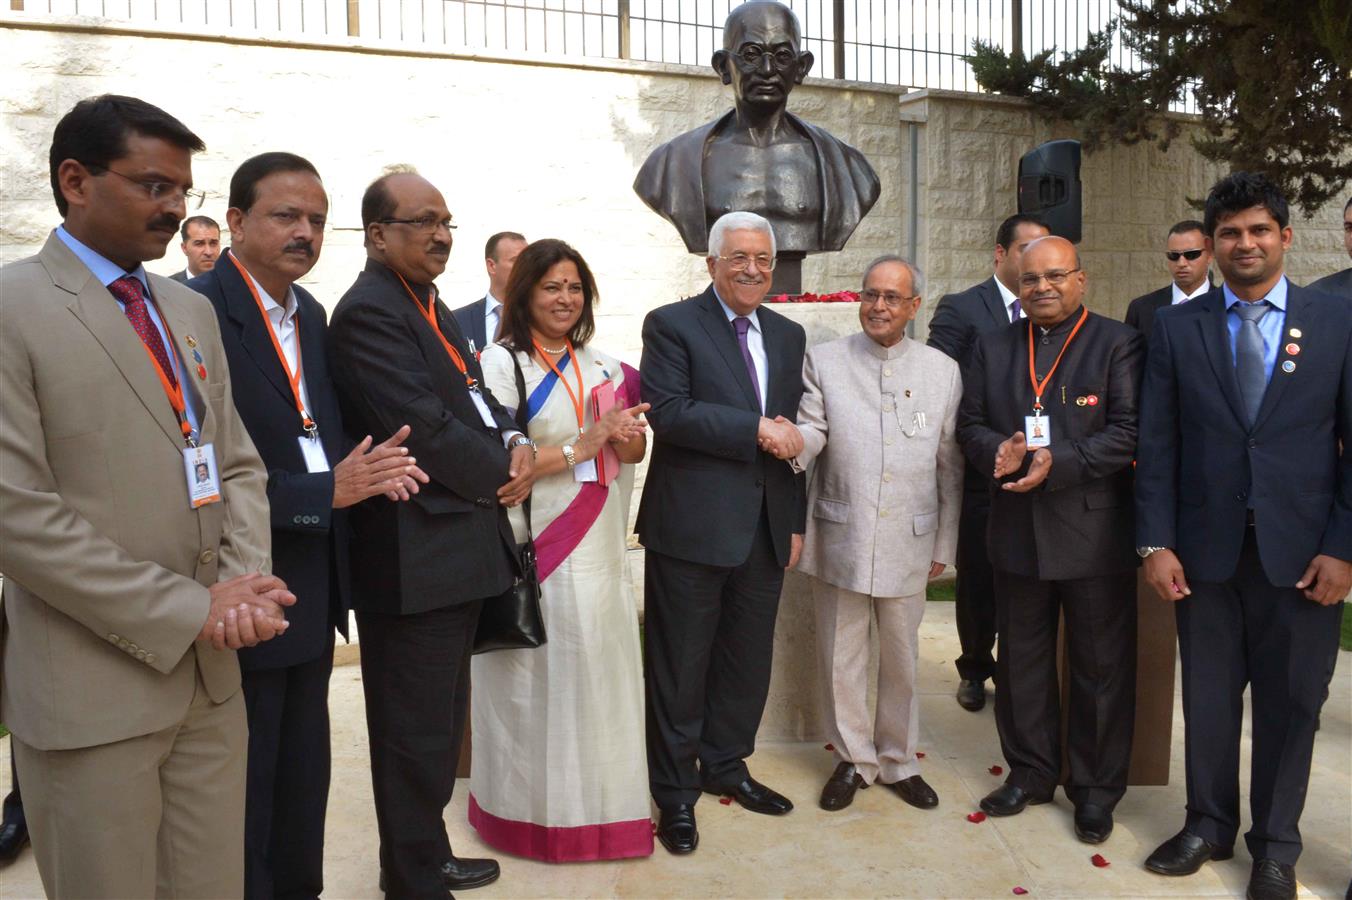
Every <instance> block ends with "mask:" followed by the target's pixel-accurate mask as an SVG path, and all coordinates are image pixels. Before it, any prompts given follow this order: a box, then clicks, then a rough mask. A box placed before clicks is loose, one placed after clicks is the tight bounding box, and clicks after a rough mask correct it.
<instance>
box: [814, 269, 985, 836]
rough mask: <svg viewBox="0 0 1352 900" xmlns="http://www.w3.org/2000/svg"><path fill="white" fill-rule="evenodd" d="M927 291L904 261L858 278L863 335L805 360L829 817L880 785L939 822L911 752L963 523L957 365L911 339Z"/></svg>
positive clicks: (829, 346)
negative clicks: (928, 611) (875, 661)
mask: <svg viewBox="0 0 1352 900" xmlns="http://www.w3.org/2000/svg"><path fill="white" fill-rule="evenodd" d="M923 291H924V281H923V277H922V276H921V274H920V272H919V271H918V270H917V269H916V268H915V267H914V266H912V265H911V264H910V263H909V262H907V261H906V260H904V259H902V258H901V257H899V256H883V257H880V258H878V259H877V260H874V262H873V263H871V264H870V265H869V267H868V270H867V271H866V272H865V273H864V290H863V293H862V299H861V301H860V305H859V323H860V326H861V328H862V331H861V332H859V333H856V334H852V335H850V336H849V337H844V338H840V339H839V340H835V341H831V342H830V343H826V344H819V345H818V346H816V347H813V348H812V349H811V350H809V351H808V353H807V361H806V364H805V366H804V369H803V399H802V401H801V402H800V403H799V406H798V428H799V430H800V431H801V432H802V434H803V451H802V452H801V453H799V454H798V458H797V460H798V462H799V464H801V465H806V464H807V463H809V462H811V461H815V463H816V465H815V467H814V469H813V473H812V480H811V486H810V487H809V490H808V508H809V510H810V511H811V516H810V517H809V518H808V520H807V534H806V536H805V537H804V540H803V555H802V559H801V560H800V561H799V564H798V569H799V571H801V572H803V573H805V574H807V575H809V576H811V577H812V596H813V599H814V600H815V607H816V610H817V649H818V659H819V666H820V673H821V679H822V687H823V691H822V695H823V704H824V709H825V711H826V722H827V728H828V733H829V734H830V737H831V743H832V744H833V745H834V746H835V752H836V756H837V757H838V758H839V763H838V764H837V765H836V770H835V773H834V774H832V775H831V777H830V779H829V780H828V781H827V782H826V786H825V787H824V788H822V794H821V806H822V808H823V809H827V810H838V809H844V808H845V807H847V806H849V805H850V803H851V801H852V800H853V799H854V794H855V791H856V790H857V789H858V788H860V787H863V786H864V785H868V784H872V783H874V782H875V781H881V782H882V783H883V784H886V785H887V786H888V787H889V788H891V789H892V790H894V791H895V792H896V793H897V794H898V796H900V797H901V799H902V800H905V801H906V802H907V803H909V804H911V805H912V806H916V807H919V808H921V809H932V808H934V807H935V806H937V805H938V804H939V797H938V795H936V794H935V792H934V790H933V789H932V788H931V787H930V786H929V785H928V784H926V783H925V780H924V779H923V778H921V777H920V771H919V769H918V768H917V766H916V759H915V744H916V739H917V737H918V736H919V719H920V702H919V697H918V696H917V695H916V692H915V676H916V660H917V658H918V652H917V651H918V641H917V637H918V632H919V630H920V619H921V617H922V616H923V615H924V612H925V584H926V582H927V581H928V580H929V579H931V578H935V577H937V576H938V575H939V574H940V573H942V572H943V570H944V569H945V567H947V566H949V565H951V564H952V563H953V557H954V554H955V552H956V549H957V543H958V518H959V515H960V513H961V510H962V477H963V462H962V454H961V452H960V451H959V450H958V445H957V440H956V438H955V434H954V432H955V429H956V422H957V415H958V405H959V403H960V401H961V399H962V378H961V376H960V375H959V374H958V364H957V363H955V362H953V360H951V359H949V358H948V357H947V356H945V355H944V354H943V353H940V352H939V351H938V350H935V349H933V348H931V347H926V346H923V345H921V344H919V343H917V342H916V341H914V340H911V339H910V338H907V337H906V325H907V323H908V322H910V321H911V319H912V318H914V317H915V313H916V310H917V309H919V307H920V295H921V293H922V292H923ZM874 616H876V617H877V621H878V644H879V665H878V714H877V722H876V723H875V724H871V723H870V721H869V719H870V717H869V710H868V663H869V625H870V622H871V620H872V619H873V617H874Z"/></svg>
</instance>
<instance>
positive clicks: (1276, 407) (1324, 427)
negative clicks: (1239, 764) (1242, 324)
mask: <svg viewBox="0 0 1352 900" xmlns="http://www.w3.org/2000/svg"><path fill="white" fill-rule="evenodd" d="M1226 315H1227V313H1226V310H1225V295H1224V292H1223V291H1222V289H1221V288H1219V287H1218V288H1215V289H1213V290H1212V291H1210V292H1209V293H1207V294H1204V295H1203V296H1201V297H1198V298H1196V299H1195V300H1192V301H1190V302H1188V303H1184V304H1181V305H1179V306H1175V307H1171V308H1169V309H1167V310H1163V311H1161V313H1160V314H1159V316H1158V317H1157V320H1156V326H1155V333H1154V342H1153V343H1152V345H1151V347H1150V360H1149V363H1148V365H1147V367H1146V377H1145V388H1144V393H1145V403H1144V404H1143V409H1142V413H1141V446H1140V452H1139V465H1138V467H1137V470H1136V516H1137V519H1136V543H1137V545H1139V546H1151V547H1172V548H1174V549H1175V551H1176V552H1177V554H1178V558H1179V560H1180V561H1181V562H1182V564H1183V570H1184V572H1186V573H1187V575H1188V578H1189V579H1192V580H1199V579H1200V580H1203V581H1217V582H1219V581H1225V580H1226V579H1228V578H1230V577H1231V575H1232V574H1233V573H1234V571H1235V566H1236V564H1237V563H1238V561H1239V556H1240V549H1241V545H1242V544H1243V541H1244V534H1245V529H1246V524H1245V521H1246V512H1245V510H1246V508H1248V507H1252V509H1253V513H1254V522H1255V526H1254V527H1255V531H1256V537H1257V540H1258V550H1259V556H1260V557H1261V559H1262V563H1263V570H1264V572H1265V573H1266V574H1267V577H1268V580H1269V581H1271V582H1272V583H1273V584H1275V585H1284V586H1290V585H1293V584H1295V583H1296V581H1298V580H1299V579H1300V577H1301V576H1302V575H1303V574H1304V571H1305V567H1306V566H1307V565H1309V562H1310V560H1311V559H1313V558H1314V556H1316V555H1317V554H1320V553H1326V554H1328V555H1330V556H1334V557H1337V558H1338V559H1343V560H1352V349H1350V348H1352V306H1349V305H1348V304H1346V303H1344V302H1341V301H1340V300H1338V299H1336V298H1333V297H1331V296H1329V295H1326V294H1320V293H1317V292H1315V291H1312V290H1310V289H1308V288H1301V287H1297V286H1296V285H1294V284H1289V283H1288V293H1287V308H1286V322H1285V325H1284V331H1283V341H1284V343H1283V345H1282V347H1281V348H1280V350H1279V352H1278V355H1277V362H1276V365H1275V366H1274V367H1273V370H1272V378H1271V380H1270V381H1269V382H1268V388H1267V391H1266V393H1265V394H1264V395H1263V402H1262V406H1261V407H1259V411H1258V418H1257V420H1256V422H1255V424H1254V426H1253V427H1252V428H1250V427H1248V425H1247V424H1246V421H1247V420H1246V419H1245V417H1244V412H1243V405H1242V403H1241V401H1240V395H1239V383H1238V381H1237V379H1236V377H1235V364H1234V358H1233V355H1232V353H1231V350H1230V336H1229V331H1228V330H1227V324H1226ZM1293 349H1294V350H1295V353H1292V352H1291V351H1292V350H1293ZM1288 364H1289V365H1288ZM1287 369H1290V371H1287ZM1340 447H1341V448H1342V449H1340Z"/></svg>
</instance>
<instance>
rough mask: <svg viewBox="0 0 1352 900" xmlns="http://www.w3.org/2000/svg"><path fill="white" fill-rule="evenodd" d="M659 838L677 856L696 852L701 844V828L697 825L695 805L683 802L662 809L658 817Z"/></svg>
mask: <svg viewBox="0 0 1352 900" xmlns="http://www.w3.org/2000/svg"><path fill="white" fill-rule="evenodd" d="M657 839H658V840H659V841H661V842H662V846H663V847H666V848H667V849H668V850H670V851H671V852H672V853H675V854H676V855H677V856H682V855H684V854H686V853H694V852H695V848H696V847H698V846H699V829H698V828H696V827H695V807H694V806H692V805H690V804H689V803H681V804H679V805H677V806H673V807H670V808H669V809H664V810H662V811H661V815H659V816H658V817H657Z"/></svg>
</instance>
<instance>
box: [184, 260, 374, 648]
mask: <svg viewBox="0 0 1352 900" xmlns="http://www.w3.org/2000/svg"><path fill="white" fill-rule="evenodd" d="M229 252H230V251H228V250H227V251H226V253H229ZM188 287H190V288H192V289H193V290H195V291H197V292H198V293H199V294H202V295H203V296H205V297H206V298H207V299H208V300H210V301H211V305H212V306H213V307H215V310H216V317H217V319H218V320H219V322H220V324H221V339H222V341H223V342H224V344H225V355H226V359H227V360H228V361H229V363H230V380H231V383H232V384H234V386H235V408H236V409H238V410H239V415H240V418H241V419H243V420H244V426H245V428H247V429H248V430H249V436H250V437H251V438H253V442H254V446H255V447H257V448H258V454H259V456H261V457H262V458H263V464H264V465H265V466H266V467H267V470H268V503H269V504H270V506H271V508H272V513H271V516H272V569H273V572H274V573H275V574H276V575H277V576H278V577H279V578H281V579H282V580H283V581H285V582H286V585H287V587H288V588H289V589H290V590H291V591H292V592H293V593H295V595H296V605H295V606H293V607H291V608H290V609H288V610H287V614H286V617H287V620H288V621H290V623H291V627H290V628H289V629H287V632H286V634H284V635H281V636H280V637H277V638H274V639H273V640H271V641H268V642H267V643H264V644H259V645H258V646H257V647H251V648H248V649H245V650H241V651H239V662H240V666H241V667H242V668H244V669H246V670H248V669H273V668H280V667H282V666H293V665H296V664H297V663H302V662H306V661H308V660H312V659H316V658H318V657H319V655H320V654H321V653H323V652H324V650H325V648H327V647H328V645H329V640H330V638H331V637H332V629H333V628H334V627H335V626H337V627H338V629H339V630H340V631H342V632H343V633H344V634H346V633H347V605H348V593H349V582H348V543H349V535H348V522H347V513H346V511H345V510H335V509H334V508H333V472H332V471H329V472H321V473H314V474H310V473H308V472H306V470H305V459H304V457H302V455H301V450H300V446H299V444H298V443H297V438H298V437H299V436H300V435H301V434H302V433H303V429H302V428H301V424H300V415H299V413H297V412H296V403H295V400H293V399H292V394H291V384H290V382H289V381H288V380H287V376H286V372H285V371H284V370H283V369H282V365H281V362H280V361H279V360H278V359H277V351H276V350H275V349H274V348H273V344H272V338H271V337H270V335H269V334H268V326H267V323H266V322H264V320H263V316H262V314H261V313H260V312H259V311H258V304H257V303H255V302H254V298H253V294H251V293H250V292H249V286H248V285H247V284H246V283H245V281H244V277H243V276H242V275H240V273H239V270H238V269H236V268H235V266H234V265H233V264H232V263H231V262H230V261H229V260H227V259H221V261H220V264H219V265H217V266H216V267H215V268H214V269H212V270H211V271H209V272H204V273H203V274H201V275H199V276H198V277H196V278H194V279H192V280H191V281H189V282H188ZM292 289H293V290H294V291H295V294H296V304H297V306H298V311H297V315H296V322H297V327H298V330H299V339H300V358H301V365H302V366H303V367H304V369H305V390H306V394H307V396H308V397H309V401H310V414H311V415H312V416H313V417H314V420H315V422H316V423H317V424H318V425H319V437H320V440H321V441H322V442H323V445H324V455H325V456H326V457H328V461H329V465H330V466H331V467H332V466H335V465H337V464H338V463H339V461H341V460H342V459H343V457H344V456H346V455H347V453H348V451H349V450H351V448H352V444H351V441H350V440H349V439H348V438H347V435H346V434H345V433H344V431H343V422H342V415H341V413H340V412H339V409H338V394H337V392H336V391H335V390H334V387H333V381H332V379H331V377H330V374H329V361H328V348H327V346H326V338H325V330H326V328H325V324H324V323H325V314H324V307H322V306H320V304H319V301H317V300H315V298H314V297H312V296H310V294H309V293H308V292H307V291H306V290H305V289H304V288H302V287H301V286H300V285H294V286H293V288H292ZM279 302H280V301H279Z"/></svg>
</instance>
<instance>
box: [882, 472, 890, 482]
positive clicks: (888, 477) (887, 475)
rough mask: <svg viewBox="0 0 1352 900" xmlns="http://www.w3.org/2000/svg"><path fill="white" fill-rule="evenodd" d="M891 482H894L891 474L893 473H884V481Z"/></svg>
mask: <svg viewBox="0 0 1352 900" xmlns="http://www.w3.org/2000/svg"><path fill="white" fill-rule="evenodd" d="M891 480H892V473H891V472H884V473H883V481H891Z"/></svg>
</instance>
